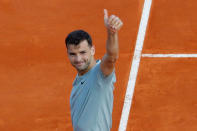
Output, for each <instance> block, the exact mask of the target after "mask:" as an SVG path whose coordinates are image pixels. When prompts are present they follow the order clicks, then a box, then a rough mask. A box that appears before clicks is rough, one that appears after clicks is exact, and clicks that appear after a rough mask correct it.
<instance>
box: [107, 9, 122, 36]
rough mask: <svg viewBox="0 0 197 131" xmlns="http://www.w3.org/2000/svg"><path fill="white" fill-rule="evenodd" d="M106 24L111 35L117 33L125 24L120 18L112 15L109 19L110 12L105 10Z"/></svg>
mask: <svg viewBox="0 0 197 131" xmlns="http://www.w3.org/2000/svg"><path fill="white" fill-rule="evenodd" d="M104 24H105V27H106V28H107V30H108V31H109V33H112V34H114V33H116V32H118V30H120V28H121V27H122V26H123V22H122V21H121V20H120V18H119V17H117V16H115V15H111V16H109V17H108V11H107V10H106V9H104Z"/></svg>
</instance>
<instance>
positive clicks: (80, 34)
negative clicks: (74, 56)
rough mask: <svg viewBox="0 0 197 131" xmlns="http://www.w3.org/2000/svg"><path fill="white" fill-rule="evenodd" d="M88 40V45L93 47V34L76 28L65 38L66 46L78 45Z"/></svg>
mask: <svg viewBox="0 0 197 131" xmlns="http://www.w3.org/2000/svg"><path fill="white" fill-rule="evenodd" d="M84 40H87V42H88V45H89V46H90V47H92V38H91V36H90V35H89V34H88V33H87V32H85V31H84V30H75V31H73V32H71V33H69V34H68V36H67V37H66V39H65V43H66V47H67V48H68V45H70V44H73V45H78V44H79V43H80V42H82V41H84Z"/></svg>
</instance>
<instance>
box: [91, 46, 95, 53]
mask: <svg viewBox="0 0 197 131" xmlns="http://www.w3.org/2000/svg"><path fill="white" fill-rule="evenodd" d="M94 54H95V46H94V45H93V46H92V47H91V55H94Z"/></svg>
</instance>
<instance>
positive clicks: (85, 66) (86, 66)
mask: <svg viewBox="0 0 197 131" xmlns="http://www.w3.org/2000/svg"><path fill="white" fill-rule="evenodd" d="M90 63H91V59H90V60H87V62H86V63H85V65H83V66H82V67H80V68H79V67H77V66H76V65H73V66H74V67H75V68H76V70H77V71H78V72H81V71H86V70H87V69H88V67H89V66H90Z"/></svg>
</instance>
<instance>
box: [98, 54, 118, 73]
mask: <svg viewBox="0 0 197 131" xmlns="http://www.w3.org/2000/svg"><path fill="white" fill-rule="evenodd" d="M115 63H116V59H115V58H112V57H110V56H109V55H107V54H105V55H104V56H103V58H102V60H101V65H100V67H101V71H102V73H103V74H104V75H105V76H108V75H110V74H111V73H112V72H113V70H114V68H115Z"/></svg>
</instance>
